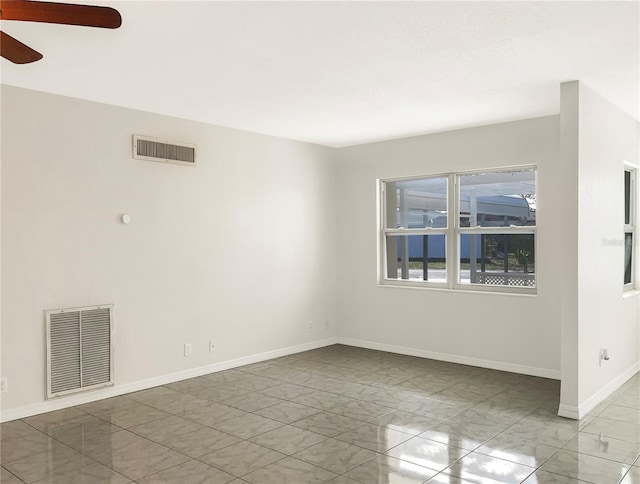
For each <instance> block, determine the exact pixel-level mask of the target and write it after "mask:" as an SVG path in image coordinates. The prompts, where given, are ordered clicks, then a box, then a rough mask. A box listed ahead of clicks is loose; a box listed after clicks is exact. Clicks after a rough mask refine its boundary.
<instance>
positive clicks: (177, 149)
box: [133, 134, 196, 166]
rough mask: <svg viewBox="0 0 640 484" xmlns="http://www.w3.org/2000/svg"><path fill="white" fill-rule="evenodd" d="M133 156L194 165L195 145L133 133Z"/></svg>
mask: <svg viewBox="0 0 640 484" xmlns="http://www.w3.org/2000/svg"><path fill="white" fill-rule="evenodd" d="M133 157H134V158H136V159H138V160H148V161H159V162H161V163H177V164H178V165H189V166H195V165H196V145H194V144H190V143H174V142H169V141H162V140H157V139H155V138H150V137H148V136H139V135H137V134H134V135H133Z"/></svg>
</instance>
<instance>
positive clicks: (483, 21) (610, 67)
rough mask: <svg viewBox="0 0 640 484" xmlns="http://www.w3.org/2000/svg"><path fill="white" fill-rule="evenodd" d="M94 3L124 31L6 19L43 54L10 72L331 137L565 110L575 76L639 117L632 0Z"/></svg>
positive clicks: (8, 28)
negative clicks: (118, 17)
mask: <svg viewBox="0 0 640 484" xmlns="http://www.w3.org/2000/svg"><path fill="white" fill-rule="evenodd" d="M80 3H92V2H91V1H90V0H89V1H87V0H85V1H83V2H80ZM95 3H97V4H100V5H110V6H113V7H116V8H117V9H118V10H119V11H120V12H121V14H122V17H123V24H122V27H121V28H120V29H118V30H102V29H91V28H85V27H70V26H58V25H48V24H35V23H26V22H8V21H5V22H3V23H2V30H4V31H5V32H7V33H8V34H10V35H12V36H14V37H17V38H18V39H20V40H21V41H23V42H25V43H26V44H28V45H30V46H31V47H33V48H35V49H36V50H39V51H40V52H42V53H43V54H44V59H43V60H41V61H39V62H36V63H33V64H29V65H14V64H11V63H10V62H8V61H6V60H4V59H2V61H1V64H0V67H1V76H2V82H3V83H5V84H10V85H15V86H21V87H26V88H30V89H36V90H41V91H47V92H52V93H57V94H62V95H67V96H73V97H77V98H83V99H89V100H93V101H99V102H103V103H108V104H114V105H118V106H126V107H131V108H135V109H141V110H144V111H151V112H156V113H161V114H167V115H172V116H178V117H181V118H187V119H193V120H198V121H204V122H208V123H213V124H217V125H223V126H229V127H234V128H240V129H244V130H249V131H255V132H260V133H265V134H270V135H275V136H281V137H285V138H292V139H298V140H303V141H309V142H313V143H319V144H323V145H329V146H345V145H352V144H358V143H363V142H368V141H375V140H382V139H390V138H398V137H404V136H410V135H415V134H422V133H429V132H435V131H444V130H449V129H455V128H461V127H467V126H473V125H479V124H489V123H494V122H501V121H509V120H514V119H522V118H528V117H534V116H542V115H547V114H554V113H558V112H559V83H561V82H563V81H568V80H574V79H579V80H582V81H584V82H585V83H586V84H587V85H589V86H590V87H592V88H593V89H595V90H596V91H598V92H600V93H601V94H603V95H604V96H606V97H607V98H608V99H609V100H611V101H612V102H613V103H614V104H616V105H618V106H619V107H620V108H622V109H623V110H625V111H626V112H628V113H629V114H631V115H633V116H634V117H635V118H638V117H639V92H640V83H639V69H640V65H639V43H640V39H639V31H640V28H639V25H640V20H639V18H640V9H639V6H640V3H639V2H638V1H630V2H615V1H600V2H584V1H568V2H554V1H549V2H518V1H511V2H507V1H498V2H484V1H477V2H453V1H451V2H397V1H394V2H213V1H103V2H95Z"/></svg>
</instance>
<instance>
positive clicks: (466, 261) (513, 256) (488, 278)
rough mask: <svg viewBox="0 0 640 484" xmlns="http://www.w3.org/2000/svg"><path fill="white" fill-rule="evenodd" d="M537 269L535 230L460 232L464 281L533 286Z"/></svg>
mask: <svg viewBox="0 0 640 484" xmlns="http://www.w3.org/2000/svg"><path fill="white" fill-rule="evenodd" d="M472 254H475V257H473V256H472ZM535 272H536V269H535V235H533V234H499V235H498V234H463V235H461V236H460V283H461V284H485V285H495V286H521V287H522V286H528V287H534V286H535V285H536V275H535Z"/></svg>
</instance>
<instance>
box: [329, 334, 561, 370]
mask: <svg viewBox="0 0 640 484" xmlns="http://www.w3.org/2000/svg"><path fill="white" fill-rule="evenodd" d="M338 343H339V344H343V345H348V346H357V347H360V348H368V349H371V350H380V351H388V352H389V353H398V354H401V355H408V356H419V357H421V358H429V359H432V360H439V361H448V362H449V363H460V364H462V365H469V366H478V367H481V368H489V369H492V370H501V371H508V372H511V373H520V374H523V375H531V376H539V377H542V378H551V379H553V380H559V379H560V370H552V369H549V368H537V367H535V366H525V365H516V364H513V363H504V362H502V361H494V360H485V359H482V358H472V357H469V356H460V355H452V354H450V353H438V352H435V351H428V350H421V349H417V348H407V347H405V346H395V345H389V344H385V343H376V342H374V341H364V340H359V339H352V338H343V337H341V336H339V337H338Z"/></svg>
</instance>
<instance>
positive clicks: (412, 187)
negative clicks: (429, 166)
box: [385, 178, 447, 229]
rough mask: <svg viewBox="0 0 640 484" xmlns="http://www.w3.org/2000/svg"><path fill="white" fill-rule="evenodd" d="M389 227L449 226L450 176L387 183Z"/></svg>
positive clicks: (421, 227)
mask: <svg viewBox="0 0 640 484" xmlns="http://www.w3.org/2000/svg"><path fill="white" fill-rule="evenodd" d="M385 186H386V196H387V200H386V204H387V214H386V215H387V226H386V228H388V229H396V228H400V227H402V228H405V229H423V228H425V227H438V228H446V227H447V178H422V179H419V180H403V181H397V182H386V183H385Z"/></svg>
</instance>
